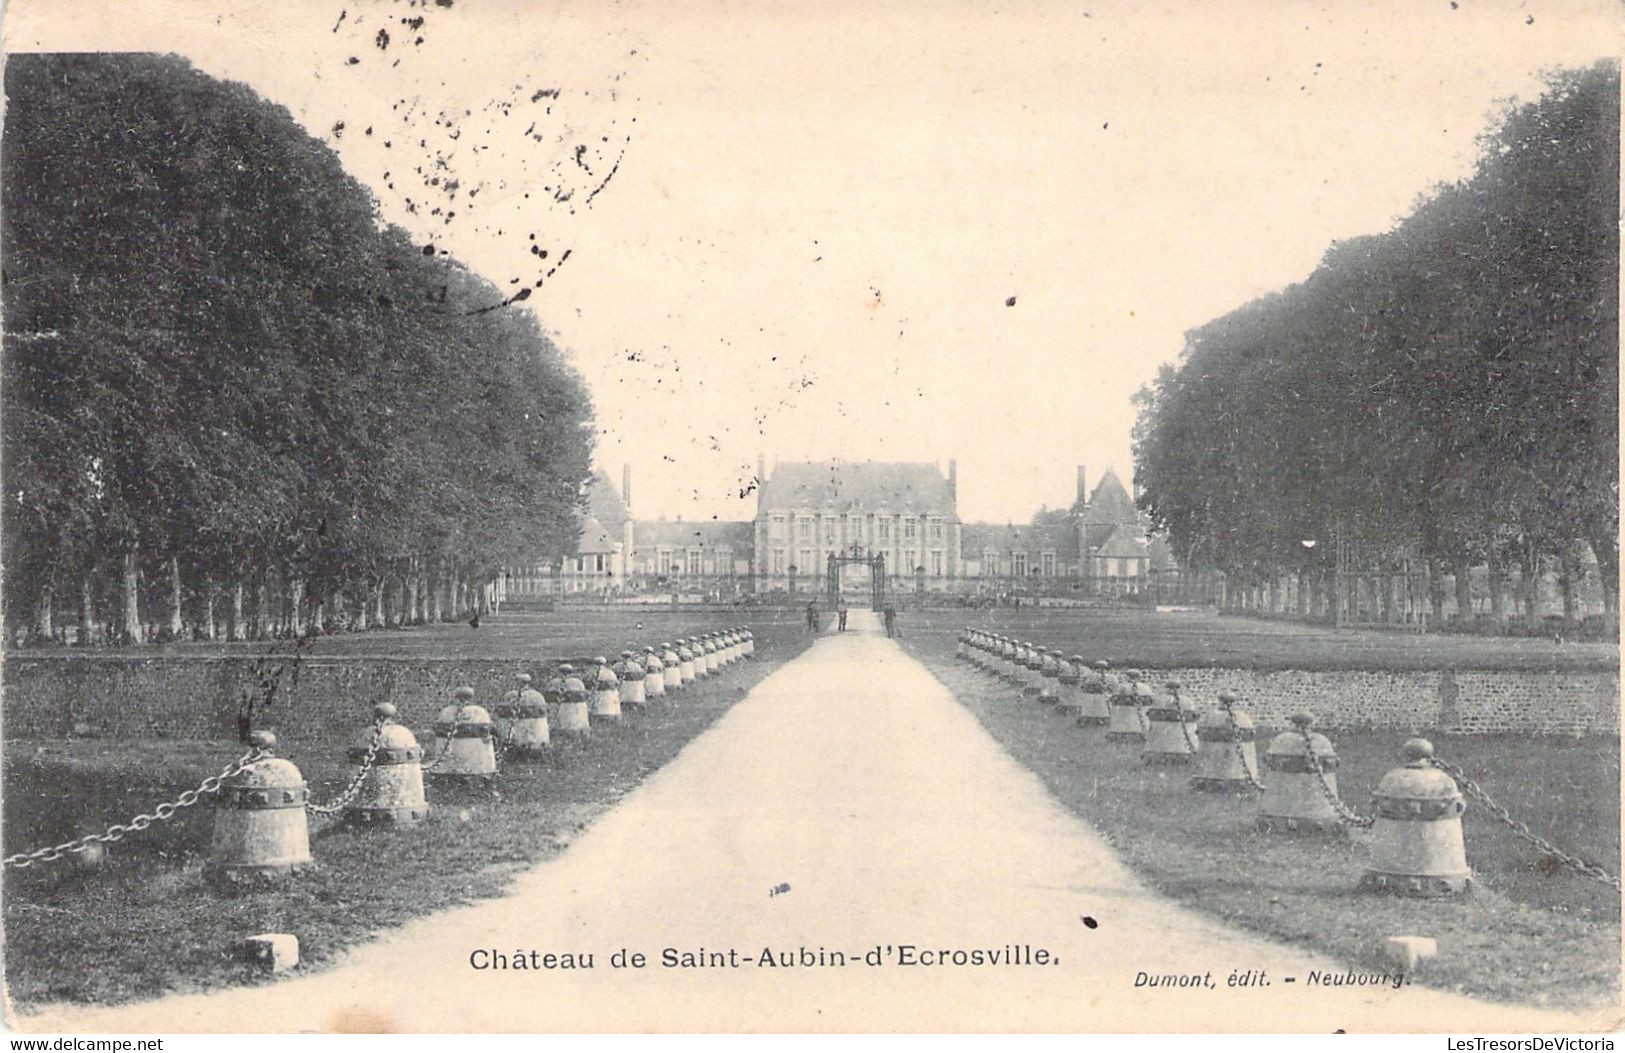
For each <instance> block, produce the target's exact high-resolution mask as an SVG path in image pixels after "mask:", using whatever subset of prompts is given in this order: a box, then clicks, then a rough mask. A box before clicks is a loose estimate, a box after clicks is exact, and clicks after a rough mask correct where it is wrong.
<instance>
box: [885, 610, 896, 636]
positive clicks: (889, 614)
mask: <svg viewBox="0 0 1625 1053" xmlns="http://www.w3.org/2000/svg"><path fill="white" fill-rule="evenodd" d="M885 618H886V639H888V640H889V639H891V638H892V637H894V636H896V635H897V608H896V607H893V606H892V605H891V604H887V605H886V614H885Z"/></svg>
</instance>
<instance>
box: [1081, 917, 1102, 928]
mask: <svg viewBox="0 0 1625 1053" xmlns="http://www.w3.org/2000/svg"><path fill="white" fill-rule="evenodd" d="M1080 917H1081V919H1082V921H1083V927H1084V928H1086V929H1098V928H1100V922H1098V921H1096V920H1095V919H1094V918H1092V917H1090V916H1089V915H1087V914H1084V915H1080Z"/></svg>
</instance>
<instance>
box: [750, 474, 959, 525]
mask: <svg viewBox="0 0 1625 1053" xmlns="http://www.w3.org/2000/svg"><path fill="white" fill-rule="evenodd" d="M760 486H761V488H760V490H759V491H758V497H757V508H758V509H759V510H761V511H767V510H769V509H774V510H786V511H789V510H796V509H801V508H806V509H809V510H814V511H834V512H842V513H846V512H890V513H899V512H902V513H908V512H912V513H915V514H936V515H942V516H946V517H948V518H949V519H953V518H956V517H957V514H958V513H957V508H956V505H955V501H954V495H953V492H952V491H951V490H950V489H949V487H948V480H947V479H946V478H945V477H944V476H943V474H942V472H941V471H939V470H938V468H937V466H936V465H934V464H923V463H922V464H908V463H886V462H880V461H810V462H792V463H786V464H779V465H777V466H775V467H774V469H773V472H772V474H771V475H770V476H769V477H768V478H767V479H766V480H765V481H763V482H762V483H761V484H760Z"/></svg>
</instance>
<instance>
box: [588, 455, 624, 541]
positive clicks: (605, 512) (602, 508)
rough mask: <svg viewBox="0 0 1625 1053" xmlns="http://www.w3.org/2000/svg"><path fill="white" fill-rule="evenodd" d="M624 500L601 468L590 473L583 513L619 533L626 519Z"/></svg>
mask: <svg viewBox="0 0 1625 1053" xmlns="http://www.w3.org/2000/svg"><path fill="white" fill-rule="evenodd" d="M627 514H628V513H627V510H626V502H625V501H623V500H621V495H620V493H619V492H618V491H617V490H616V489H615V484H614V483H612V482H610V480H609V474H608V473H607V472H605V471H604V470H603V469H602V468H600V469H598V470H597V471H595V472H593V473H592V479H591V481H590V482H588V484H587V509H586V512H585V513H584V515H586V516H588V517H590V518H593V519H596V520H598V522H600V523H602V524H603V525H604V528H605V529H607V530H610V531H612V532H613V533H615V534H616V535H617V536H619V535H620V531H621V527H622V526H624V525H625V523H626V519H627Z"/></svg>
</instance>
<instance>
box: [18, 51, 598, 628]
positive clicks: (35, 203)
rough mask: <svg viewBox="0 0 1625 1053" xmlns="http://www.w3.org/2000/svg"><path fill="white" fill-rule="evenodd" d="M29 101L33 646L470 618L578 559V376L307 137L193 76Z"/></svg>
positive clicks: (30, 93) (26, 512) (118, 60)
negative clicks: (494, 589)
mask: <svg viewBox="0 0 1625 1053" xmlns="http://www.w3.org/2000/svg"><path fill="white" fill-rule="evenodd" d="M5 80H6V91H7V95H8V97H9V102H8V106H7V113H6V149H5V153H4V157H3V184H0V194H3V211H4V231H3V234H4V256H3V267H4V286H3V289H4V305H5V337H4V339H5V345H4V351H5V357H4V378H3V379H4V388H3V407H0V412H3V417H0V433H3V435H0V438H3V444H4V446H3V456H4V475H5V501H4V522H3V528H4V531H5V545H4V571H5V588H4V592H3V599H4V604H5V614H6V619H7V628H8V632H9V633H11V634H13V636H14V635H15V633H16V632H18V631H19V630H21V631H25V632H31V633H32V634H34V635H37V636H39V637H43V638H46V639H49V638H52V637H57V638H60V637H61V636H62V635H63V633H62V628H63V623H64V622H65V621H71V620H77V621H78V623H79V629H78V631H77V632H76V633H75V634H74V635H75V637H76V638H78V639H83V640H88V639H92V638H95V639H107V640H110V641H128V642H141V641H143V640H144V639H146V638H147V637H148V636H149V634H150V633H151V632H152V631H153V630H154V628H155V627H156V629H157V631H158V632H159V633H161V634H163V635H166V636H167V635H202V636H210V637H213V636H215V635H217V634H218V635H229V636H231V637H232V638H254V637H263V636H268V635H276V634H280V633H286V632H295V631H298V630H300V629H301V628H302V627H304V626H305V625H307V624H311V623H315V624H322V623H323V622H324V621H325V622H329V623H331V621H332V620H334V619H338V620H340V621H343V622H345V623H348V624H352V625H356V624H358V625H363V626H364V625H367V624H369V623H372V622H376V621H384V622H403V621H404V622H414V621H422V620H425V619H428V618H433V617H437V616H444V617H449V616H452V615H454V614H458V613H461V612H463V611H465V610H466V609H468V608H469V607H470V606H471V605H473V604H475V603H477V601H478V597H479V594H480V593H479V589H478V585H479V583H481V582H483V581H486V580H488V579H489V577H490V576H491V575H492V574H494V573H495V572H496V570H497V568H499V567H501V566H502V565H504V564H509V563H518V562H527V561H533V560H536V559H538V558H542V559H546V558H551V557H555V556H558V555H561V554H563V553H565V552H568V551H570V550H571V549H572V548H573V546H574V543H575V539H576V533H577V530H578V527H577V519H576V511H577V508H578V506H579V501H580V498H579V495H580V493H581V484H582V481H583V480H584V479H585V478H586V477H587V475H588V462H589V458H590V453H591V445H592V432H591V428H590V424H591V407H590V404H589V401H588V398H587V394H586V391H585V388H584V386H583V384H582V383H581V380H580V378H579V376H578V375H577V374H576V373H575V372H574V371H573V370H572V369H571V368H570V367H569V366H568V365H567V364H566V363H564V362H563V361H562V359H561V357H560V355H559V353H558V351H557V350H556V349H555V348H554V347H553V345H552V344H551V343H550V342H549V341H548V339H547V337H546V336H545V335H544V334H543V333H542V332H541V330H540V329H539V328H538V326H537V323H536V321H535V319H534V318H533V317H532V315H531V314H530V312H529V311H526V310H523V309H519V308H515V307H512V306H509V305H510V304H511V302H512V300H511V299H509V298H507V297H505V294H503V293H501V292H500V291H498V290H497V289H496V288H494V287H493V286H491V285H490V284H489V283H488V282H486V281H484V280H483V279H481V278H479V277H477V276H475V275H473V274H472V273H470V272H469V271H467V270H466V269H465V268H463V267H461V266H459V265H457V264H455V263H454V262H452V261H450V260H449V259H447V258H446V257H445V256H444V254H441V253H436V251H435V250H434V249H433V247H432V246H431V247H426V248H425V247H419V246H417V245H414V244H413V242H412V240H411V238H410V237H409V236H408V235H407V234H406V233H405V232H404V231H402V230H400V229H398V228H396V227H393V226H390V225H388V224H386V223H383V222H382V221H381V220H380V219H379V217H378V213H377V209H376V203H375V201H374V200H373V198H372V196H371V195H370V194H369V193H368V192H367V191H366V190H365V189H364V188H363V187H361V186H360V185H359V184H357V183H356V182H355V181H354V180H353V179H351V178H350V177H349V176H347V175H346V174H345V173H344V171H343V170H342V168H341V167H340V165H339V162H338V159H337V158H336V157H335V156H334V155H333V153H332V152H331V151H330V150H329V149H328V148H327V147H325V146H324V145H323V144H321V143H320V142H318V141H316V140H314V139H312V138H311V137H310V136H309V135H307V134H306V133H305V132H304V131H303V130H302V129H300V128H299V126H298V125H297V124H296V123H295V122H294V121H293V120H292V118H291V117H290V116H289V115H288V113H287V111H286V110H284V109H283V108H281V107H278V106H274V105H272V104H270V103H268V102H266V101H265V100H263V99H261V98H259V97H258V96H257V95H255V94H254V93H253V92H252V91H250V90H249V89H248V88H246V87H244V86H242V85H237V84H228V83H222V82H219V81H216V80H214V79H212V78H209V77H207V76H205V75H203V74H201V73H200V72H198V71H196V70H194V69H193V68H191V67H190V66H189V65H188V64H187V63H185V62H184V61H183V60H180V59H177V58H174V57H172V56H170V57H161V56H152V55H13V56H11V57H10V58H9V59H8V61H7V63H6V71H5ZM518 298H521V299H522V298H523V297H522V296H520V297H518ZM155 609H156V610H155Z"/></svg>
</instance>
